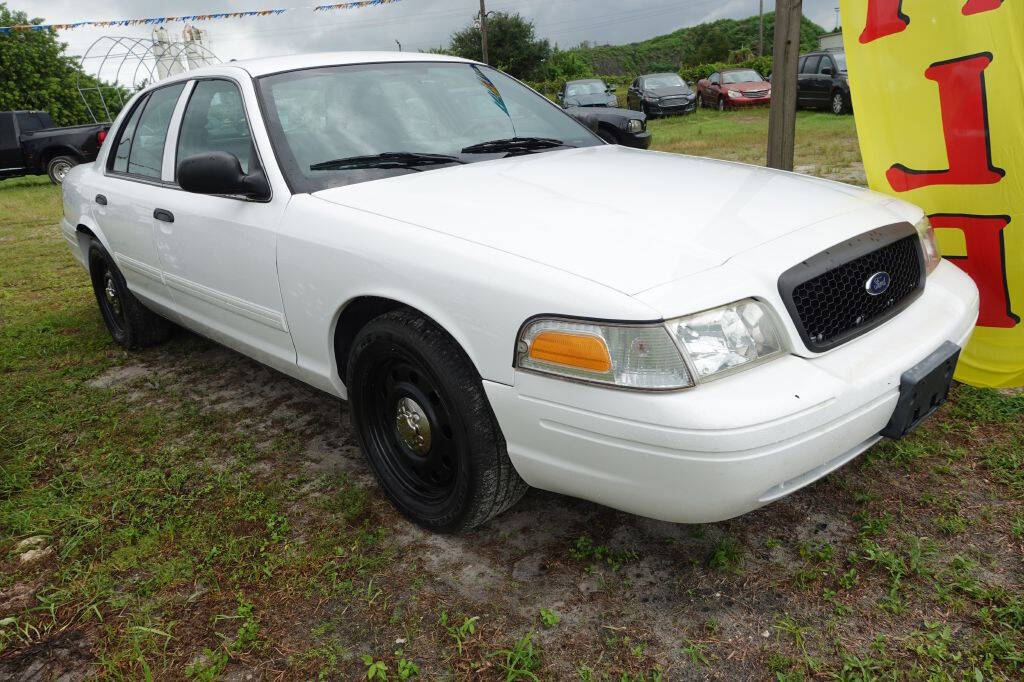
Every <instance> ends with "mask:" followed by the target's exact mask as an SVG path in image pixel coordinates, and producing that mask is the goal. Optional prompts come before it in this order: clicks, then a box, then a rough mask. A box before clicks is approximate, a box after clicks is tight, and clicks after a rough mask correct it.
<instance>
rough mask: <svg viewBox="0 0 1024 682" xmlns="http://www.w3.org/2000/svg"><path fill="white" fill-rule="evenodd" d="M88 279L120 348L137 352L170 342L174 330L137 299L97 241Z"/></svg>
mask: <svg viewBox="0 0 1024 682" xmlns="http://www.w3.org/2000/svg"><path fill="white" fill-rule="evenodd" d="M89 277H90V279H92V290H93V293H95V294H96V303H97V304H98V305H99V307H100V314H101V315H102V316H103V322H104V323H105V324H106V325H107V331H109V332H110V336H111V337H113V339H114V341H115V342H116V343H117V344H118V345H120V346H123V347H124V348H127V349H129V350H135V349H138V348H146V347H147V346H153V345H156V344H158V343H162V342H163V341H166V340H167V339H168V338H170V336H171V333H172V332H173V330H174V326H173V325H172V324H171V323H170V322H169V321H168V320H165V319H164V318H162V317H160V316H159V315H157V314H156V313H154V312H153V311H151V310H150V309H149V308H146V307H145V306H144V305H142V303H141V302H140V301H139V299H137V298H135V295H134V294H132V292H131V291H129V290H128V285H127V284H126V283H125V281H124V276H123V275H122V274H121V271H120V270H119V269H118V268H117V265H116V264H115V263H114V259H113V258H111V257H110V254H109V253H107V250H106V249H104V248H103V245H102V244H100V242H99V241H98V240H96V239H93V240H92V241H91V242H90V244H89Z"/></svg>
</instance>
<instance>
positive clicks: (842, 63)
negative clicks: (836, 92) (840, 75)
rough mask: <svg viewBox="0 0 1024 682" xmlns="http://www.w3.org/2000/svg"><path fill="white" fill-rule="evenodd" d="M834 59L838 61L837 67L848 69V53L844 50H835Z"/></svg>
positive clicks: (843, 69) (841, 69) (842, 69)
mask: <svg viewBox="0 0 1024 682" xmlns="http://www.w3.org/2000/svg"><path fill="white" fill-rule="evenodd" d="M832 59H834V60H835V62H836V67H838V69H839V70H840V71H846V54H845V53H843V52H833V53H832Z"/></svg>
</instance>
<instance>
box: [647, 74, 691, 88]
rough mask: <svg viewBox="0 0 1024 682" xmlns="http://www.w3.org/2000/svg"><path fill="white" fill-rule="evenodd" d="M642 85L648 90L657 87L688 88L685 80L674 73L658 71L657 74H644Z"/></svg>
mask: <svg viewBox="0 0 1024 682" xmlns="http://www.w3.org/2000/svg"><path fill="white" fill-rule="evenodd" d="M644 87H645V88H648V89H650V90H657V89H659V88H683V89H686V90H689V88H688V87H687V85H686V82H685V81H684V80H683V79H682V78H681V77H680V76H679V74H676V73H659V74H658V75H657V76H644Z"/></svg>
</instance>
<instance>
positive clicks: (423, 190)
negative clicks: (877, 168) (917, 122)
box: [61, 53, 978, 532]
mask: <svg viewBox="0 0 1024 682" xmlns="http://www.w3.org/2000/svg"><path fill="white" fill-rule="evenodd" d="M63 192H64V219H63V222H62V224H61V230H62V232H63V235H64V238H65V239H66V240H67V243H68V246H69V247H70V249H71V251H72V253H73V254H74V256H75V257H76V258H77V259H78V260H79V261H80V262H81V264H82V265H84V266H85V267H86V269H87V271H88V274H89V277H90V278H91V281H92V285H93V287H94V289H95V293H96V300H97V302H98V305H99V310H100V313H101V314H102V316H103V319H104V321H105V322H106V325H107V327H108V328H109V330H110V333H111V335H112V336H113V339H114V340H115V341H116V342H117V343H119V344H121V345H123V346H125V347H127V348H139V347H142V346H148V345H151V344H155V343H158V342H160V341H162V340H164V339H166V338H167V337H168V335H169V334H170V333H171V330H172V327H173V326H174V325H181V326H183V327H187V328H189V329H191V330H194V331H195V332H197V333H199V334H202V335H204V336H206V337H209V338H210V339H214V340H216V341H218V342H220V343H223V344H225V345H227V346H229V347H231V348H234V349H236V350H238V351H239V352H241V353H243V354H245V355H248V356H251V357H253V358H255V359H256V360H258V361H260V362H262V363H265V364H266V365H269V366H270V367H273V368H276V369H277V370H280V371H281V372H284V373H285V374H288V375H290V376H293V377H295V378H297V379H299V380H302V381H304V382H307V383H309V384H311V385H312V386H315V387H317V388H319V389H322V390H323V391H326V392H328V393H330V394H333V395H335V396H338V397H339V398H342V399H346V400H347V401H348V403H349V411H350V413H351V415H352V417H353V420H354V427H355V430H356V432H357V434H358V438H359V442H360V444H361V446H362V449H363V451H364V453H365V455H366V458H367V460H368V461H369V464H370V466H371V467H372V469H373V471H374V472H375V474H376V476H377V478H378V480H379V482H380V485H381V488H382V489H383V491H384V492H385V493H386V494H387V495H388V497H389V498H390V499H391V500H392V501H393V503H394V504H395V505H396V507H397V508H398V509H399V510H401V511H402V512H403V513H404V514H406V515H407V516H408V517H409V518H410V519H412V520H413V521H415V522H417V523H419V524H421V525H423V526H425V527H427V528H430V529H433V530H436V531H439V532H456V531H460V530H465V529H468V528H472V527H475V526H478V525H480V524H482V523H484V522H485V521H487V520H488V519H490V518H492V517H493V516H494V515H496V514H498V513H500V512H501V511H503V510H505V509H507V508H508V507H510V506H511V505H513V504H514V503H515V502H516V501H517V500H518V499H519V498H520V497H521V496H522V494H523V493H524V491H525V490H526V489H527V486H536V487H539V488H543V489H546V490H552V491H556V492H559V493H564V494H567V495H573V496H577V497H581V498H586V499H589V500H593V501H596V502H599V503H602V504H605V505H610V506H612V507H615V508H618V509H622V510H626V511H628V512H633V513H636V514H641V515H644V516H648V517H654V518H657V519H664V520H670V521H676V522H705V521H715V520H719V519H726V518H729V517H733V516H737V515H739V514H743V513H744V512H747V511H750V510H752V509H755V508H757V507H760V506H762V505H764V504H767V503H769V502H771V501H773V500H777V499H779V498H781V497H783V496H785V495H787V494H789V493H792V492H793V491H795V490H797V489H799V488H801V487H802V486H805V485H807V484H809V483H811V482H812V481H814V480H816V479H818V478H820V477H822V476H824V475H826V474H828V473H829V472H830V471H832V470H834V469H836V468H837V467H840V466H842V465H843V464H845V463H847V462H849V461H850V460H852V459H853V458H854V457H856V456H857V455H858V454H860V453H861V452H863V451H864V450H865V449H867V448H868V447H870V446H871V445H872V444H873V443H875V442H876V441H878V440H879V439H881V438H883V437H886V436H888V437H893V438H898V437H900V436H902V435H903V434H904V433H906V432H907V431H908V430H909V429H911V428H913V427H914V426H915V425H916V424H917V423H918V422H919V421H920V420H921V419H923V418H924V417H926V416H927V415H928V414H930V413H931V412H932V411H933V410H934V409H935V408H936V407H937V406H938V405H939V404H940V403H941V402H942V401H943V400H944V399H945V396H946V393H947V391H948V389H949V386H950V381H951V372H952V368H953V365H954V364H955V362H956V358H957V354H958V352H959V348H960V347H961V346H963V344H964V343H965V342H966V341H967V339H968V337H969V336H970V334H971V330H972V328H973V325H974V322H975V318H976V315H977V305H978V296H977V290H976V288H975V286H974V284H973V283H972V281H971V280H970V279H969V278H968V277H967V276H965V275H964V274H963V273H962V272H961V271H960V270H959V269H958V268H956V267H955V266H953V265H951V264H949V263H947V262H944V261H942V260H940V259H939V257H938V255H937V252H936V249H935V243H934V240H933V235H932V231H931V228H930V226H929V224H928V220H927V218H926V217H925V216H924V215H923V214H922V212H921V210H920V209H918V208H917V207H915V206H912V205H910V204H908V203H905V202H903V201H899V200H896V199H893V198H890V197H887V196H883V195H881V194H875V193H873V192H870V191H867V190H864V189H860V188H856V187H851V186H848V185H843V184H838V183H834V182H828V181H824V180H818V179H813V178H809V177H805V176H801V175H796V174H793V173H785V172H779V171H774V170H767V169H764V168H758V167H752V166H746V165H740V164H736V163H726V162H722V161H714V160H709V159H701V158H693V157H687V156H681V155H675V154H664V153H657V152H648V151H642V150H637V149H630V148H625V147H621V146H615V145H608V144H605V143H604V142H602V140H600V139H599V138H598V137H597V136H596V135H594V134H593V133H592V132H591V131H590V130H588V129H587V128H586V127H585V126H584V125H581V124H580V123H578V122H577V121H575V120H574V119H572V118H571V117H569V116H567V115H566V114H565V113H564V112H563V111H562V110H561V109H560V108H559V107H558V106H556V105H554V104H552V103H551V102H549V101H548V100H546V99H545V98H543V97H541V96H540V95H538V94H537V93H535V92H534V91H532V90H530V89H529V88H527V87H525V86H524V85H522V84H521V83H519V82H518V81H516V80H514V79H512V78H510V77H509V76H506V75H504V74H502V73H500V72H499V71H496V70H495V69H492V68H490V67H488V66H486V65H483V64H479V63H475V62H471V61H466V60H461V59H457V58H449V57H444V56H439V55H428V54H422V55H410V54H408V53H406V54H391V53H345V54H325V55H302V56H294V57H285V58H273V59H263V60H255V61H251V62H232V63H230V64H224V65H220V66H216V67H208V68H204V69H201V70H198V71H193V72H190V73H187V74H178V75H175V76H172V77H170V78H168V79H165V80H163V81H161V82H159V83H156V84H154V85H152V86H151V87H148V88H146V89H144V90H142V91H141V92H139V93H137V94H136V95H135V97H134V98H133V99H132V101H131V102H130V103H129V104H128V106H126V107H125V108H124V110H123V111H122V112H121V113H120V115H119V116H118V119H117V121H116V122H115V123H114V125H113V127H112V129H111V134H110V135H109V136H108V137H107V139H106V141H105V142H104V144H103V147H102V149H101V150H100V153H99V157H98V158H97V160H96V161H95V162H94V163H92V164H84V165H81V166H78V167H76V168H74V169H73V170H71V171H70V172H69V173H68V176H67V179H66V180H65V182H64V184H63ZM680 205H685V206H687V208H688V210H687V211H685V212H684V211H680V210H679V206H680Z"/></svg>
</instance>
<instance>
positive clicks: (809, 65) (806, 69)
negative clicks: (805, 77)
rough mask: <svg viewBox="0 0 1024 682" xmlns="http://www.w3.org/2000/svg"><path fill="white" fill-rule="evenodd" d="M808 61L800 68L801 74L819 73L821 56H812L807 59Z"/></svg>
mask: <svg viewBox="0 0 1024 682" xmlns="http://www.w3.org/2000/svg"><path fill="white" fill-rule="evenodd" d="M806 59H807V61H805V62H804V65H803V66H802V67H801V68H800V73H818V61H819V60H820V59H821V57H820V56H819V55H816V54H812V55H811V56H809V57H806Z"/></svg>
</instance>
